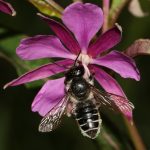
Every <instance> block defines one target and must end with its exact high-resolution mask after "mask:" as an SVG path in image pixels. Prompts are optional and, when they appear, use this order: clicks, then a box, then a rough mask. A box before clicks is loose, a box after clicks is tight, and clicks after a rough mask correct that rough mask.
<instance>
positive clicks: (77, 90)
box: [70, 77, 90, 101]
mask: <svg viewBox="0 0 150 150" xmlns="http://www.w3.org/2000/svg"><path fill="white" fill-rule="evenodd" d="M70 89H71V93H72V94H73V95H74V96H75V97H76V99H77V100H79V101H81V100H85V99H86V98H87V97H88V95H89V92H90V91H89V89H90V88H89V84H88V83H87V82H86V80H85V79H83V78H82V77H76V78H73V80H72V82H71V85H70Z"/></svg>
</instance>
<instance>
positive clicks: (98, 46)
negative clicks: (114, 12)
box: [88, 25, 122, 57]
mask: <svg viewBox="0 0 150 150" xmlns="http://www.w3.org/2000/svg"><path fill="white" fill-rule="evenodd" d="M121 35H122V30H121V27H120V26H118V25H116V26H115V27H113V28H112V29H109V30H108V31H106V32H105V33H104V34H102V35H101V36H100V37H99V38H98V39H97V40H96V42H95V43H93V44H91V45H90V46H89V48H88V54H89V55H91V56H92V57H97V56H99V54H101V53H102V52H104V51H106V50H108V49H110V48H112V47H114V46H115V45H117V44H118V43H119V42H120V40H121Z"/></svg>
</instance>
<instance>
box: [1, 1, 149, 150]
mask: <svg viewBox="0 0 150 150" xmlns="http://www.w3.org/2000/svg"><path fill="white" fill-rule="evenodd" d="M57 2H58V3H61V4H63V6H64V7H65V6H67V5H68V3H69V2H71V1H65V2H64V1H63V2H62V1H61V0H58V1H57ZM88 2H92V3H96V4H99V3H100V2H99V1H98V0H94V1H90V0H88ZM115 2H117V1H115V0H114V5H113V7H114V6H117V3H115ZM118 2H121V1H120V0H119V1H118ZM12 4H13V6H14V8H15V9H16V11H17V16H16V17H14V18H12V17H10V16H7V15H5V14H2V13H1V14H0V69H1V74H0V81H1V82H0V86H1V89H0V90H1V92H0V93H1V95H0V99H1V101H0V118H1V123H0V150H20V149H21V150H26V149H29V150H30V149H37V150H39V149H51V150H60V149H62V150H63V149H64V150H70V149H71V150H83V149H89V150H96V149H99V147H101V149H102V150H111V149H117V148H118V147H117V146H119V147H120V149H121V150H131V149H134V148H133V147H132V146H133V145H132V144H131V141H130V138H129V136H128V133H127V130H126V128H125V126H124V125H123V121H122V119H121V117H119V116H118V115H116V114H115V115H114V114H113V113H110V112H108V113H107V114H101V117H102V119H103V127H102V132H101V136H100V139H97V140H98V141H99V142H97V141H96V140H90V139H87V138H85V137H83V136H82V135H81V133H80V131H79V129H78V126H77V124H76V122H75V121H74V120H73V119H72V118H64V119H63V120H62V124H61V125H60V127H59V128H58V129H57V130H56V131H54V132H52V133H47V134H41V133H39V132H38V124H39V121H40V119H41V118H40V117H39V115H38V114H36V113H32V112H31V106H30V105H31V102H32V100H33V98H34V96H35V95H36V93H37V92H38V90H39V89H40V86H39V85H41V82H40V83H39V82H34V84H32V83H30V84H29V86H28V87H32V88H27V87H25V86H19V87H12V88H8V89H7V90H5V91H4V90H2V87H3V85H4V84H5V83H7V82H9V81H11V80H12V79H14V78H16V77H18V74H17V73H19V75H20V74H22V73H24V72H26V71H29V70H30V69H33V68H35V67H37V66H39V65H41V64H44V63H48V62H49V60H45V59H41V60H38V61H23V60H21V59H19V58H18V56H17V55H16V53H15V49H16V47H17V45H18V44H19V41H20V40H21V39H22V38H24V37H26V36H33V35H36V34H53V33H52V32H51V30H50V29H49V27H48V26H47V25H46V24H44V23H43V22H42V21H41V20H40V19H39V18H38V17H37V16H36V13H37V9H35V8H34V7H33V6H32V5H31V4H30V3H29V2H28V1H26V0H22V1H12ZM141 4H142V7H144V10H146V12H148V11H149V7H150V2H148V1H142V3H141ZM99 6H100V4H99ZM38 7H39V6H38ZM38 9H40V10H41V11H43V10H42V8H38ZM43 13H44V12H43ZM118 23H119V24H120V25H121V26H122V28H123V40H122V42H121V43H120V44H119V45H118V47H116V49H119V50H125V49H126V48H128V47H129V46H130V45H131V44H132V43H133V42H134V41H135V40H137V39H139V38H150V31H149V25H150V16H147V17H144V18H135V17H133V16H132V15H131V14H130V13H129V12H128V11H127V9H124V11H123V13H122V14H121V16H120V18H119V20H118ZM50 32H51V33H50ZM136 61H137V64H138V67H139V70H140V72H141V75H142V77H141V78H142V79H141V81H140V82H139V83H137V82H135V81H132V80H128V79H121V78H120V77H118V76H117V79H118V80H119V82H120V84H121V85H122V87H123V88H124V90H125V92H126V93H127V95H128V98H129V99H131V101H132V102H133V103H134V105H135V108H136V109H135V110H134V119H135V122H136V124H137V127H138V129H139V132H140V134H141V136H142V138H143V140H144V143H145V144H146V146H147V148H148V149H149V148H150V144H149V139H150V129H149V126H150V120H149V119H148V114H149V113H150V111H149V105H150V101H149V97H150V94H149V83H150V78H149V77H150V70H149V65H150V59H149V56H142V57H138V58H137V59H136ZM16 70H17V72H16ZM33 87H34V88H33ZM116 145H117V146H116ZM112 147H113V148H112Z"/></svg>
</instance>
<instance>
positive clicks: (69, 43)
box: [38, 14, 80, 54]
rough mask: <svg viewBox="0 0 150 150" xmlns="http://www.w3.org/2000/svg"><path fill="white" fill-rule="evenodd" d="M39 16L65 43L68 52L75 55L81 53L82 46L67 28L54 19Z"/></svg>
mask: <svg viewBox="0 0 150 150" xmlns="http://www.w3.org/2000/svg"><path fill="white" fill-rule="evenodd" d="M38 15H39V16H40V17H41V18H42V19H43V20H44V21H45V22H47V23H48V25H49V26H50V28H51V29H52V30H53V31H54V32H55V34H56V35H57V36H58V37H59V39H60V40H61V41H62V43H64V45H65V46H66V47H67V48H68V50H70V51H71V52H72V53H74V54H78V53H79V51H80V46H79V44H78V42H77V41H76V40H75V38H74V37H73V36H72V34H71V33H70V31H68V29H67V28H65V27H64V26H63V25H62V24H60V23H59V22H57V21H55V20H53V19H49V18H48V17H45V16H44V15H41V14H38Z"/></svg>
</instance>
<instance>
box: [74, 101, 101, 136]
mask: <svg viewBox="0 0 150 150" xmlns="http://www.w3.org/2000/svg"><path fill="white" fill-rule="evenodd" d="M74 116H75V119H76V120H77V122H78V124H79V127H80V129H81V131H82V133H83V135H85V136H88V137H90V138H95V137H96V136H97V135H98V133H99V131H100V130H99V129H100V124H101V119H100V115H99V112H98V109H97V108H96V105H94V104H93V102H92V101H91V100H87V101H84V102H79V103H78V104H77V105H76V108H75V110H74Z"/></svg>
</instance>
